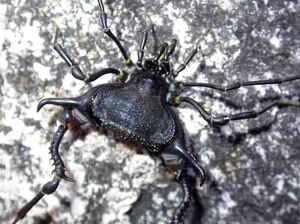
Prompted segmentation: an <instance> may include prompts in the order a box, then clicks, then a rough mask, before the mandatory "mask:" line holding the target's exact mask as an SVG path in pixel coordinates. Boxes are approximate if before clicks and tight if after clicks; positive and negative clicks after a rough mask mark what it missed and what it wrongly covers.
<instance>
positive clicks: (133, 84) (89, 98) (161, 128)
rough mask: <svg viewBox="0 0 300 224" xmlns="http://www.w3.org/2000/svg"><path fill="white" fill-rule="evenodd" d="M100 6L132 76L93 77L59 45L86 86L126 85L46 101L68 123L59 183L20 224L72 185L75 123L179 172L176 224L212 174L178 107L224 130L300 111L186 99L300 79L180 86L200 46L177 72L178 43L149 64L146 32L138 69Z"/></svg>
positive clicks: (161, 47) (54, 149)
mask: <svg viewBox="0 0 300 224" xmlns="http://www.w3.org/2000/svg"><path fill="white" fill-rule="evenodd" d="M99 6H100V12H101V14H100V15H101V17H100V18H101V25H102V28H103V31H104V32H105V34H106V35H108V36H109V37H110V38H111V39H112V40H113V41H114V42H115V43H116V45H117V47H118V48H119V50H120V52H121V53H122V56H123V58H124V60H125V64H126V66H128V71H127V70H119V69H115V68H105V69H101V70H99V71H96V72H95V73H93V74H91V75H89V76H87V75H85V74H84V73H83V72H82V70H81V69H80V67H79V66H78V65H77V64H76V63H75V62H74V61H73V60H72V58H71V57H70V56H69V55H68V53H67V52H66V50H65V49H64V48H63V47H62V46H61V45H60V44H55V47H54V48H55V50H56V51H57V52H58V53H59V55H60V56H61V57H62V58H63V59H64V61H65V62H66V63H67V64H68V65H69V66H70V67H71V72H72V75H73V76H74V78H76V79H79V80H82V81H84V82H85V83H91V82H93V81H95V80H96V79H98V78H100V77H101V76H103V75H105V74H109V73H112V74H115V75H117V76H118V77H119V79H120V82H118V83H111V84H104V85H100V86H95V87H93V88H91V89H90V90H89V91H87V92H86V93H84V94H82V95H81V96H78V97H74V98H47V99H43V100H42V101H40V103H39V104H38V110H40V109H41V108H42V107H44V106H45V105H47V104H53V105H57V106H61V107H62V108H63V109H64V111H63V123H62V124H61V125H60V126H59V128H58V129H57V131H56V132H55V134H54V137H53V140H52V143H51V147H50V153H51V157H52V159H53V160H54V166H55V169H54V178H53V180H52V181H50V182H48V183H47V184H45V185H44V186H43V188H42V189H41V191H40V192H39V193H38V194H37V195H36V197H35V198H34V199H33V200H32V201H30V202H28V203H27V204H26V205H25V206H24V207H23V208H22V209H21V210H20V211H19V212H18V216H17V218H16V219H15V221H14V223H17V222H18V221H19V220H20V219H22V218H24V217H25V215H26V214H27V212H28V211H29V210H31V208H32V207H33V206H34V205H35V204H36V203H37V202H38V201H39V200H40V199H41V198H42V197H43V196H44V195H45V194H52V193H53V192H55V191H56V189H57V187H58V185H59V183H60V181H61V180H62V179H64V180H69V181H72V179H71V178H70V177H68V176H67V174H66V172H65V170H66V168H65V165H64V162H63V161H62V159H61V157H60V154H59V151H58V149H59V145H60V142H61V140H62V138H63V136H64V134H65V132H66V131H67V130H68V129H69V128H71V127H72V124H73V123H76V124H79V125H81V124H84V123H86V122H89V123H91V124H92V125H95V126H100V127H103V128H104V129H107V130H110V131H112V132H113V133H114V134H116V135H117V136H118V137H121V139H124V140H132V141H136V142H138V143H139V144H141V145H142V146H144V147H145V148H146V149H148V150H149V151H151V152H153V154H154V155H156V156H158V157H160V158H161V159H162V161H163V163H164V165H165V166H167V167H171V168H172V169H175V171H176V174H177V181H178V182H179V183H180V184H181V186H182V189H183V191H184V194H185V196H184V198H183V200H182V202H181V204H180V205H179V207H178V209H177V210H176V211H175V213H174V215H173V217H172V221H171V223H174V224H175V223H182V222H183V221H184V212H185V211H186V209H187V208H188V206H189V203H190V200H191V191H192V188H193V186H192V184H193V183H194V181H193V180H194V179H195V178H199V179H200V184H201V185H202V184H203V183H204V181H205V179H206V174H205V171H204V169H203V168H202V167H201V165H200V163H199V162H198V161H197V159H196V158H195V156H194V155H193V154H192V152H191V151H190V150H189V148H188V147H187V144H186V141H185V133H184V129H183V126H182V124H181V121H180V119H179V117H178V115H177V114H176V112H175V110H174V109H173V107H177V106H180V105H182V104H184V103H186V104H189V105H191V106H192V107H193V108H195V109H196V110H197V111H198V112H199V113H200V115H201V116H202V117H203V118H204V120H206V121H207V122H208V123H209V124H211V125H213V126H222V125H226V124H227V123H228V122H230V121H232V120H242V119H248V118H255V117H257V116H259V115H261V114H262V113H264V112H266V111H268V110H269V109H270V108H272V107H275V106H279V107H283V106H299V104H298V103H295V102H291V101H284V100H276V101H274V102H272V103H271V104H268V105H267V106H266V107H264V108H262V109H260V110H251V111H246V112H240V113H235V114H233V115H221V116H212V115H211V114H210V113H209V112H207V111H206V110H205V109H204V107H203V106H202V105H201V104H200V103H198V102H197V101H195V100H194V99H192V98H190V97H184V96H183V95H182V92H183V90H184V89H186V88H188V87H203V88H211V89H215V90H218V91H221V92H226V91H231V90H235V89H238V88H240V87H242V86H252V85H265V84H280V83H284V82H290V81H293V80H298V79H300V76H299V75H296V76H288V77H284V78H282V79H268V80H259V81H246V82H236V83H233V84H230V85H217V84H210V83H184V82H177V81H176V77H177V76H178V75H179V73H180V72H181V71H183V70H184V69H185V67H186V66H187V65H188V63H189V62H190V61H191V60H192V59H193V58H194V56H195V55H196V54H197V53H199V54H202V53H201V48H200V45H199V44H196V45H195V47H194V49H192V50H191V51H190V53H189V54H188V56H187V57H186V59H185V61H184V62H183V63H182V64H180V65H179V66H178V67H177V68H173V67H172V65H171V63H170V57H171V56H172V54H173V53H174V50H175V47H176V44H177V41H176V40H175V39H173V40H172V41H171V42H170V43H169V44H166V43H156V44H155V49H156V52H155V54H154V57H153V58H151V59H144V49H145V46H146V43H147V39H148V35H149V33H150V32H152V34H153V36H154V40H155V39H157V38H155V35H156V34H155V31H154V28H153V27H151V28H150V29H148V30H146V31H145V33H144V36H143V39H142V42H141V44H140V49H139V53H138V60H137V62H136V63H134V64H133V63H132V62H131V60H130V59H129V57H128V55H127V52H126V50H125V49H124V47H123V46H122V44H121V42H120V41H119V40H118V38H117V37H116V36H115V35H114V34H113V33H112V32H111V30H110V29H109V27H108V25H107V18H106V17H107V16H106V13H105V11H104V5H103V3H102V1H101V0H100V1H99Z"/></svg>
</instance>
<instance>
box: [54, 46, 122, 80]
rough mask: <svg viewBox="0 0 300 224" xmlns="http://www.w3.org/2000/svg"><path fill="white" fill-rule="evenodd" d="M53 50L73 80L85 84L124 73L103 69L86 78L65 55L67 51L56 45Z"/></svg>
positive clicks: (67, 55) (112, 69) (68, 56)
mask: <svg viewBox="0 0 300 224" xmlns="http://www.w3.org/2000/svg"><path fill="white" fill-rule="evenodd" d="M54 50H55V51H56V52H57V53H58V54H59V56H61V58H62V59H63V60H64V61H65V62H66V63H67V64H68V65H69V66H70V67H71V73H72V75H73V77H74V78H76V79H79V80H83V81H85V82H87V83H89V82H93V81H95V80H96V79H98V78H100V77H101V76H103V75H106V74H110V73H111V74H115V75H120V78H121V75H122V74H123V73H124V72H123V71H119V70H118V69H115V68H105V69H102V70H99V71H96V72H94V73H92V74H89V75H88V77H87V76H86V75H85V74H84V73H83V72H82V70H81V68H80V67H79V66H78V64H77V63H75V62H74V60H73V59H72V58H71V57H70V55H69V54H68V53H67V51H66V50H65V49H64V48H63V47H62V46H61V45H60V44H59V43H56V44H55V45H54Z"/></svg>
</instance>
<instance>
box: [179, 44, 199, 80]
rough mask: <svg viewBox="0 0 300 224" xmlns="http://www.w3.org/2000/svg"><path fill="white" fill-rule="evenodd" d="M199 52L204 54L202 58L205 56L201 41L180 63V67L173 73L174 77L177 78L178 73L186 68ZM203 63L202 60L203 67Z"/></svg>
mask: <svg viewBox="0 0 300 224" xmlns="http://www.w3.org/2000/svg"><path fill="white" fill-rule="evenodd" d="M197 52H201V55H202V58H203V54H202V51H201V47H200V44H199V43H197V44H196V46H195V48H194V49H193V50H192V51H191V52H190V53H189V54H188V56H187V57H186V59H185V61H184V62H183V63H182V64H180V65H179V66H178V68H177V69H176V70H175V71H174V73H173V77H174V78H176V77H177V76H178V74H179V73H180V72H182V71H183V70H184V69H185V68H186V66H187V65H188V64H189V63H190V61H191V60H192V59H193V58H194V57H195V55H196V54H197ZM202 60H203V59H202ZM202 63H203V62H202V61H201V67H202Z"/></svg>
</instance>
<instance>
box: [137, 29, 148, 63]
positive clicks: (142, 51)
mask: <svg viewBox="0 0 300 224" xmlns="http://www.w3.org/2000/svg"><path fill="white" fill-rule="evenodd" d="M148 33H149V30H148V29H147V30H146V31H145V32H144V35H143V39H142V42H141V44H140V49H139V51H138V60H137V62H136V65H137V66H138V67H140V68H141V67H142V63H143V58H144V49H145V46H146V43H147V38H148Z"/></svg>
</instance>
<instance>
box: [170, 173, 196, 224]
mask: <svg viewBox="0 0 300 224" xmlns="http://www.w3.org/2000/svg"><path fill="white" fill-rule="evenodd" d="M178 182H179V184H180V186H181V189H182V191H183V198H182V201H181V202H180V204H179V206H178V207H177V209H176V211H175V212H174V215H173V217H172V221H171V223H170V224H180V223H182V222H183V216H184V214H185V212H186V210H187V208H188V207H189V206H190V203H191V197H192V190H193V185H194V184H195V183H194V181H192V177H190V176H189V175H188V174H187V170H186V168H184V170H182V172H181V173H180V175H179V176H178Z"/></svg>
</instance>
